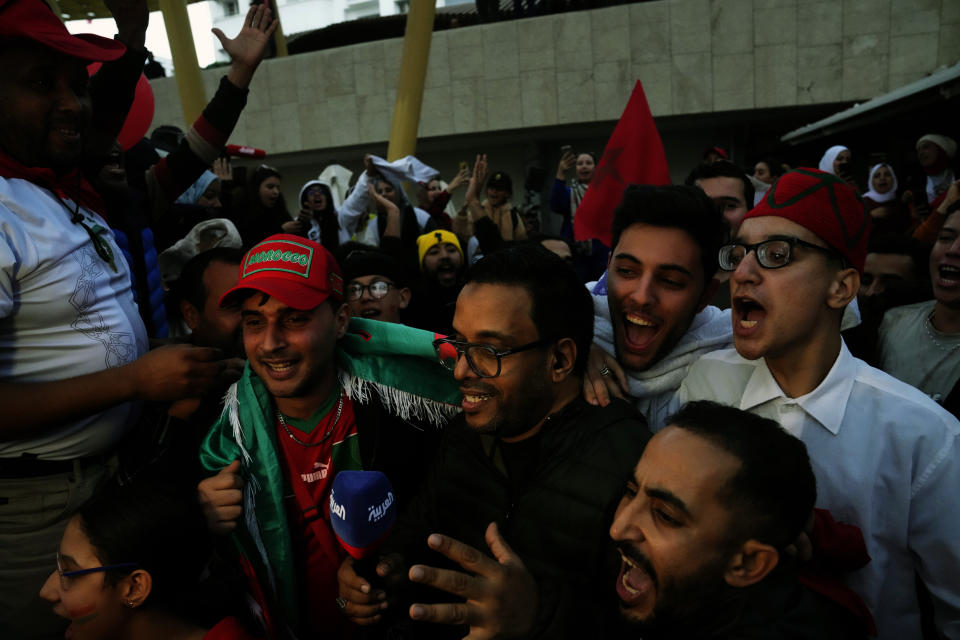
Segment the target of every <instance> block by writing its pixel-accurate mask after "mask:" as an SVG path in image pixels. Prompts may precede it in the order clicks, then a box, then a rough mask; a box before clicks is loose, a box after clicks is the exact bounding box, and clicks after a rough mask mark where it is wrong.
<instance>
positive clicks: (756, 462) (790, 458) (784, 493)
mask: <svg viewBox="0 0 960 640" xmlns="http://www.w3.org/2000/svg"><path fill="white" fill-rule="evenodd" d="M667 424H668V425H672V426H675V427H679V428H681V429H684V430H686V431H689V432H691V433H694V434H696V435H699V436H701V437H703V438H705V439H706V440H709V441H710V442H711V443H712V444H714V445H716V446H718V447H720V448H721V449H723V450H724V451H726V452H727V453H729V454H731V455H732V456H734V457H735V458H737V459H738V460H740V468H739V469H738V470H737V472H736V473H734V474H733V476H732V477H730V478H729V479H728V480H727V482H726V484H725V485H724V486H722V487H720V488H719V489H718V491H717V496H718V498H719V499H720V501H721V502H722V503H723V504H724V505H726V506H728V507H730V509H731V510H732V511H733V517H732V518H731V522H732V523H733V527H734V531H733V532H732V534H731V535H732V536H734V539H735V540H736V541H739V542H743V541H746V540H749V539H754V540H758V541H760V542H763V543H766V544H769V545H772V546H774V547H776V548H777V549H780V550H782V549H784V548H785V547H786V546H787V545H789V544H791V543H793V542H794V540H796V538H797V536H798V535H799V534H800V532H801V531H802V530H803V527H804V525H805V524H806V522H807V520H808V519H809V517H810V514H811V513H812V512H813V505H814V503H815V502H816V499H817V483H816V479H815V478H814V475H813V469H812V468H811V466H810V457H809V456H808V455H807V447H806V446H805V445H804V444H803V442H802V441H801V440H800V439H799V438H795V437H793V436H792V435H790V434H789V433H787V432H786V431H784V430H783V429H782V428H781V427H780V425H779V424H777V423H776V422H775V421H773V420H769V419H767V418H762V417H760V416H757V415H754V414H752V413H748V412H746V411H741V410H740V409H736V408H734V407H728V406H724V405H721V404H717V403H715V402H708V401H705V400H702V401H698V402H690V403H688V404H686V405H685V406H684V407H683V408H681V409H680V411H679V412H677V413H676V414H674V415H673V416H671V417H670V418H669V419H668V420H667Z"/></svg>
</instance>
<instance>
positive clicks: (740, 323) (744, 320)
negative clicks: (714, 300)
mask: <svg viewBox="0 0 960 640" xmlns="http://www.w3.org/2000/svg"><path fill="white" fill-rule="evenodd" d="M733 312H734V318H735V322H734V328H735V329H737V330H738V331H740V332H741V333H742V332H744V331H750V330H752V329H754V328H756V326H757V324H758V323H759V322H760V321H761V320H763V319H764V318H765V317H766V316H767V311H766V309H764V308H763V305H761V304H760V303H759V302H757V301H756V300H754V299H753V298H747V297H745V296H741V297H736V298H734V299H733Z"/></svg>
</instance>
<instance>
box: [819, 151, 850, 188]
mask: <svg viewBox="0 0 960 640" xmlns="http://www.w3.org/2000/svg"><path fill="white" fill-rule="evenodd" d="M852 157H853V156H852V154H851V153H850V149H848V148H846V147H845V146H843V145H842V144H838V145H834V146H832V147H830V148H829V149H827V151H826V153H824V154H823V157H822V158H820V164H819V166H818V167H817V168H818V169H820V171H826V172H827V173H830V174H833V175H835V176H837V177H838V178H840V179H841V180H843V181H844V182H846V183H848V184H849V185H850V186H852V187H854V188H856V186H857V185H856V184H855V183H854V181H853V174H852V173H851V172H850V168H849V167H850V159H851V158H852Z"/></svg>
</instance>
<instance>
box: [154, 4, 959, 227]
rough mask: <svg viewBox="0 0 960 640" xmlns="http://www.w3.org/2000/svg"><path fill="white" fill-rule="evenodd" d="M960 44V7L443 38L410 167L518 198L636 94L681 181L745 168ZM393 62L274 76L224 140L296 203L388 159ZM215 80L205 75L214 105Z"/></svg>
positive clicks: (643, 7) (659, 20) (323, 59)
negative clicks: (722, 157) (474, 171)
mask: <svg viewBox="0 0 960 640" xmlns="http://www.w3.org/2000/svg"><path fill="white" fill-rule="evenodd" d="M282 12H283V5H281V15H284V14H283V13H282ZM284 20H285V21H286V18H285V17H284ZM958 29H960V2H957V1H956V0H839V1H826V2H816V1H810V0H807V1H805V2H799V1H798V0H659V1H656V2H638V3H634V4H628V5H620V6H615V7H609V8H603V9H595V10H589V11H577V12H570V13H563V14H557V15H549V16H543V17H535V18H526V19H521V20H513V21H507V22H497V23H492V24H486V25H480V26H473V27H464V28H459V29H450V30H445V31H439V32H436V33H435V34H434V36H433V40H432V44H431V51H430V63H429V69H428V73H427V80H426V90H425V94H424V101H423V109H422V113H421V118H420V130H419V134H420V142H419V146H418V155H419V156H421V157H422V159H424V160H425V161H426V162H428V163H430V164H432V165H433V166H436V167H437V168H438V169H439V170H441V171H442V172H443V173H446V174H449V173H451V172H453V171H454V170H455V169H456V166H457V164H458V162H459V161H461V160H472V155H473V154H474V153H477V152H481V151H486V152H487V153H489V154H490V155H491V165H492V166H493V167H499V168H501V169H505V170H507V171H510V172H511V173H513V174H514V183H515V184H517V183H519V182H522V177H523V175H524V174H525V172H526V171H527V170H528V168H529V167H530V166H531V165H533V164H539V165H540V166H542V167H543V169H544V170H545V172H546V176H547V178H550V177H551V176H552V175H553V173H554V171H555V166H556V165H555V163H556V160H557V157H558V156H559V146H560V145H561V144H565V143H569V144H573V145H574V146H575V148H579V149H591V150H595V151H597V152H599V151H602V148H603V144H604V142H605V141H606V138H607V137H608V136H609V133H610V131H611V130H612V127H613V124H614V123H615V121H616V120H617V118H619V116H620V114H621V112H622V110H623V107H624V105H625V104H626V101H627V98H628V96H629V94H630V91H631V89H632V87H633V84H634V82H635V80H637V79H640V80H641V81H642V82H643V85H644V89H645V91H646V95H647V98H648V101H649V103H650V108H651V110H652V112H653V115H654V117H655V118H656V120H657V124H658V127H659V129H660V131H661V136H662V137H663V140H664V146H665V148H666V149H667V154H668V161H669V162H670V166H671V170H672V173H673V176H674V179H675V180H681V179H682V178H683V176H684V175H685V174H686V172H687V171H688V170H689V169H690V167H691V166H692V165H693V164H694V163H695V162H696V161H697V160H698V159H699V154H700V151H701V150H702V149H703V148H704V147H705V146H709V145H712V144H721V145H725V146H727V147H728V148H730V149H731V150H732V151H733V153H734V156H735V159H737V160H739V161H740V162H746V161H747V160H752V159H753V158H749V157H747V156H748V155H749V154H751V153H754V152H755V151H756V148H757V145H758V144H759V146H761V147H762V146H764V145H763V144H762V143H758V140H759V141H762V140H764V139H767V140H773V139H775V138H774V134H775V133H776V134H782V133H785V132H786V131H788V130H790V129H791V128H793V127H795V126H799V125H802V124H805V123H807V122H811V121H813V120H815V119H817V118H819V117H822V116H823V115H826V114H827V113H830V112H831V111H834V110H837V109H838V108H840V107H842V106H849V105H850V104H851V103H852V102H855V101H861V100H864V99H868V98H871V97H874V96H876V95H878V94H882V93H884V92H886V91H889V90H892V89H894V88H897V87H899V86H901V85H903V84H906V83H908V82H912V81H914V80H917V79H919V78H922V77H924V75H926V74H928V73H930V72H932V71H933V70H935V69H937V68H939V67H941V66H947V65H952V64H954V63H956V62H957V61H958V60H960V37H957V35H956V34H957V31H958ZM228 33H229V32H228ZM401 48H402V39H399V38H398V39H392V40H383V41H378V42H370V43H363V44H357V45H353V46H349V47H344V48H340V49H333V50H325V51H317V52H312V53H306V54H300V55H295V56H290V57H288V58H280V59H273V60H267V61H265V62H264V64H263V67H262V68H261V70H260V71H259V72H258V74H257V76H256V78H255V79H254V82H253V84H252V86H251V90H250V99H249V103H248V106H247V108H246V110H245V112H244V114H243V116H242V118H241V119H240V122H239V124H238V126H237V129H236V131H235V133H234V135H233V136H232V141H236V142H238V143H242V144H246V145H251V146H254V147H259V148H262V149H265V150H267V152H268V153H269V154H270V162H271V164H275V165H277V166H278V167H280V168H281V169H283V170H285V171H287V172H288V180H287V181H286V184H285V185H284V191H285V193H287V194H288V195H287V198H288V202H291V206H292V202H293V201H292V200H291V199H290V197H291V195H293V196H294V197H295V194H296V192H297V188H298V186H299V183H300V182H302V181H303V180H305V179H307V178H308V177H310V176H315V175H316V174H317V173H319V171H320V170H321V169H322V168H323V167H324V166H325V165H326V164H327V163H329V162H331V161H339V162H340V163H341V164H345V165H347V166H349V167H350V168H353V169H355V170H357V169H358V168H359V166H360V158H361V157H362V153H363V152H365V151H369V152H373V153H377V152H379V153H383V152H384V151H385V147H386V140H387V138H388V133H389V127H390V122H391V117H392V110H393V103H394V98H395V95H396V78H397V72H398V69H399V64H400V53H401ZM222 73H223V71H222V70H209V71H205V72H204V81H205V83H206V85H207V91H208V95H212V93H213V90H214V87H215V84H216V82H217V80H218V78H219V76H220V75H221V74H222ZM152 84H153V88H154V92H155V96H156V104H157V111H156V117H155V120H154V124H175V125H179V126H183V125H184V123H183V122H182V116H181V115H180V107H179V102H178V98H177V93H176V85H175V83H174V80H173V79H169V78H167V79H159V80H154V81H153V82H152ZM738 156H741V157H738ZM809 162H813V163H814V164H815V162H816V158H811V159H809ZM516 196H517V194H515V198H516ZM547 226H548V227H549V226H550V224H548V225H547Z"/></svg>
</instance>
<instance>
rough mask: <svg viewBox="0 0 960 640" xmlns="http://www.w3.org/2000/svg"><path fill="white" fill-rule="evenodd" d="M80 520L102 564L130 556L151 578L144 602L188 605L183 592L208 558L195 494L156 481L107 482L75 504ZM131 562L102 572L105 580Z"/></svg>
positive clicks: (208, 541)
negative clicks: (78, 507) (104, 485)
mask: <svg viewBox="0 0 960 640" xmlns="http://www.w3.org/2000/svg"><path fill="white" fill-rule="evenodd" d="M79 516H80V526H81V528H82V529H83V531H84V533H85V534H86V535H87V538H88V539H89V540H90V544H92V545H93V547H94V550H95V552H96V556H97V559H98V560H100V562H101V563H103V564H104V565H112V564H122V563H127V562H135V563H136V564H137V567H136V568H140V569H143V570H144V571H147V572H148V573H149V574H150V576H151V578H152V579H153V586H152V589H151V591H150V595H149V596H148V597H147V600H146V601H145V602H144V606H151V605H160V606H165V607H169V608H171V609H173V610H175V611H180V612H182V611H183V610H185V609H186V610H189V609H191V602H190V601H189V600H187V597H188V596H187V594H191V592H193V593H192V595H196V593H195V589H194V587H195V586H196V585H197V583H198V582H199V580H200V576H201V574H202V572H203V570H204V568H205V566H206V564H207V561H208V560H209V559H210V556H211V554H212V551H213V546H212V541H211V538H210V535H209V533H208V532H207V526H206V522H205V520H204V518H203V514H202V512H201V510H200V506H199V504H198V502H197V500H196V498H195V497H194V496H192V495H190V493H189V492H188V491H185V490H179V489H174V488H171V487H168V486H161V485H160V484H159V483H153V482H150V483H134V484H130V485H126V486H122V487H121V486H117V485H110V486H108V487H107V488H105V489H104V490H102V491H101V492H100V493H98V494H97V495H96V496H95V497H94V498H93V499H92V500H91V501H90V502H88V503H87V504H85V505H84V506H83V507H81V508H80V512H79ZM136 568H132V569H122V570H118V571H111V572H107V575H106V577H105V579H106V581H107V582H108V584H116V582H117V581H118V580H119V579H120V577H121V576H122V575H129V574H130V573H131V572H132V571H134V570H135V569H136Z"/></svg>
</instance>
